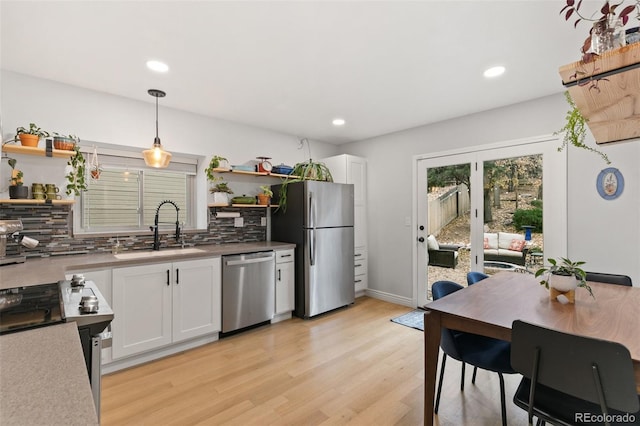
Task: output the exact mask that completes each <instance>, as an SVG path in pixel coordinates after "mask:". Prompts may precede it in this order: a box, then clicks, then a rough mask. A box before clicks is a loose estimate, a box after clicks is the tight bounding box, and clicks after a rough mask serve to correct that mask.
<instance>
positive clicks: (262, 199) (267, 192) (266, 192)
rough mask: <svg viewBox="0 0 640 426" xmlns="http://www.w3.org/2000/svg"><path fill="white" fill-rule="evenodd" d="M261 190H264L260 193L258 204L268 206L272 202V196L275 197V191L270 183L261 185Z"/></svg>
mask: <svg viewBox="0 0 640 426" xmlns="http://www.w3.org/2000/svg"><path fill="white" fill-rule="evenodd" d="M260 190H261V191H262V192H261V193H260V194H258V204H260V205H261V206H268V205H269V203H270V202H271V197H273V191H271V188H270V187H269V186H268V185H260Z"/></svg>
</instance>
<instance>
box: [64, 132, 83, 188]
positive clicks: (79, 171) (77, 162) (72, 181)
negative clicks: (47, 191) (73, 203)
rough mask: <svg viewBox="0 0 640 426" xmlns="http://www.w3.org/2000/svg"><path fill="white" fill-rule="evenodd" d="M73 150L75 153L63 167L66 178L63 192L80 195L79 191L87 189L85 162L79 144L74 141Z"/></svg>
mask: <svg viewBox="0 0 640 426" xmlns="http://www.w3.org/2000/svg"><path fill="white" fill-rule="evenodd" d="M73 150H74V151H75V154H74V155H73V157H71V158H70V159H69V161H68V162H67V167H66V169H65V173H66V179H67V189H66V191H65V193H66V194H67V195H71V194H74V195H80V191H86V190H87V181H86V162H85V159H84V156H83V155H82V152H80V145H78V144H77V143H76V144H75V145H74V147H73Z"/></svg>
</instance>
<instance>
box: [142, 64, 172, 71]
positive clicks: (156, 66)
mask: <svg viewBox="0 0 640 426" xmlns="http://www.w3.org/2000/svg"><path fill="white" fill-rule="evenodd" d="M147 68H149V69H150V70H151V71H155V72H167V71H169V65H167V64H165V63H164V62H160V61H147Z"/></svg>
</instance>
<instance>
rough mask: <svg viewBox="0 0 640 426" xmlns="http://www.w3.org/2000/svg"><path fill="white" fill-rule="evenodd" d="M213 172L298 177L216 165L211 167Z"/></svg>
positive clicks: (283, 177) (284, 177)
mask: <svg viewBox="0 0 640 426" xmlns="http://www.w3.org/2000/svg"><path fill="white" fill-rule="evenodd" d="M213 171H214V172H216V173H233V174H236V175H248V176H270V177H277V178H282V179H286V178H292V179H296V178H298V176H293V175H281V174H279V173H267V172H248V171H245V170H233V169H227V168H222V167H217V168H215V169H213Z"/></svg>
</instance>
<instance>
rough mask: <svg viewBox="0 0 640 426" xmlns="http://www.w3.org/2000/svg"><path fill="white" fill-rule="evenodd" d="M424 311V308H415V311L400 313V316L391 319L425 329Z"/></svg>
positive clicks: (418, 328) (408, 325)
mask: <svg viewBox="0 0 640 426" xmlns="http://www.w3.org/2000/svg"><path fill="white" fill-rule="evenodd" d="M424 313H425V311H424V310H423V309H414V310H413V311H411V312H409V313H406V314H404V315H400V316H399V317H396V318H391V321H392V322H395V323H397V324H401V325H406V326H407V327H411V328H415V329H417V330H421V331H424Z"/></svg>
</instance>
